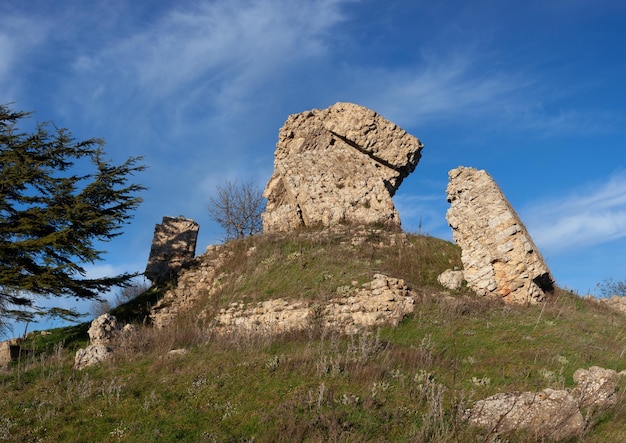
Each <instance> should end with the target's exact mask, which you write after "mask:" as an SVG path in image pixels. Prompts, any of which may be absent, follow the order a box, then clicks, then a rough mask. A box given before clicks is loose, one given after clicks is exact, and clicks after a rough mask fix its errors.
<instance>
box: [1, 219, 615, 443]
mask: <svg viewBox="0 0 626 443" xmlns="http://www.w3.org/2000/svg"><path fill="white" fill-rule="evenodd" d="M354 229H356V228H354ZM353 233H354V232H348V233H346V232H343V233H337V234H333V233H328V232H324V233H323V235H319V234H316V233H314V232H311V233H304V234H302V235H300V236H292V237H280V236H274V237H253V238H250V239H245V240H241V241H237V242H233V243H232V247H233V248H234V249H235V254H233V257H232V258H231V260H230V261H229V263H227V264H226V266H225V269H224V271H225V273H226V274H225V275H224V277H223V279H224V286H223V291H222V293H221V294H218V295H217V296H216V297H215V299H213V300H204V301H201V304H200V305H199V307H198V311H199V310H200V309H201V308H202V307H203V306H207V305H210V304H211V303H212V304H213V306H216V307H217V306H220V305H221V304H224V303H228V302H229V301H232V300H240V299H247V300H261V299H264V298H270V297H284V298H289V297H293V298H296V297H311V298H313V299H314V300H317V301H319V302H323V300H324V299H325V298H327V297H328V295H329V294H332V293H334V291H335V290H336V288H337V287H339V286H341V285H343V284H347V283H348V284H349V283H350V282H351V281H352V280H357V281H359V282H365V281H368V280H369V279H370V278H371V276H372V275H373V274H374V273H377V272H383V273H387V274H389V275H392V276H394V277H399V278H404V279H405V280H406V281H407V282H408V283H409V285H411V286H412V287H413V288H414V290H415V291H416V292H417V293H418V294H419V296H418V303H417V309H416V311H415V313H414V314H413V315H411V316H409V318H406V319H405V320H404V321H403V322H402V323H401V324H400V325H398V327H396V328H393V329H391V328H384V329H380V330H377V331H370V332H369V333H366V332H363V333H361V334H358V335H356V336H353V337H345V336H340V335H337V334H335V333H331V332H330V331H326V330H324V329H322V328H310V329H308V330H304V331H296V332H290V333H285V334H282V335H274V336H270V335H263V334H228V335H218V334H215V333H214V332H211V331H210V330H207V328H206V326H205V325H204V324H203V323H202V322H199V321H198V320H197V318H196V317H195V315H192V314H189V315H185V316H183V317H181V318H179V319H178V321H177V322H176V323H175V324H173V325H172V326H171V327H170V328H167V329H165V330H155V329H153V328H151V327H149V326H146V325H144V324H143V322H142V318H143V317H142V316H145V312H146V309H147V307H149V304H150V302H151V301H154V300H155V299H156V298H157V294H156V293H155V292H154V291H155V290H153V292H151V293H147V294H145V295H144V296H142V297H143V298H140V299H139V300H138V301H137V302H136V304H135V305H132V304H131V305H126V306H121V307H120V308H119V309H120V310H119V312H120V313H122V315H123V316H124V315H125V316H126V317H125V318H126V319H129V318H132V317H133V315H134V316H135V318H136V319H137V322H136V324H135V326H136V333H135V334H134V335H132V336H129V337H126V338H124V339H121V340H122V341H121V342H119V343H117V344H116V347H117V351H116V354H115V357H114V358H113V359H112V360H111V361H109V362H106V363H103V364H101V365H99V366H97V367H92V368H87V369H85V370H83V371H73V370H72V369H71V366H72V363H73V355H74V352H75V349H76V347H77V346H80V345H84V344H85V341H84V328H83V329H80V328H78V329H75V330H69V329H68V330H58V331H53V332H54V333H53V335H52V336H48V337H46V338H45V340H48V341H43V340H44V339H43V338H38V340H39V341H38V342H32V343H31V344H32V345H36V346H37V347H38V349H40V350H41V352H36V353H33V354H31V355H30V356H29V357H28V358H27V359H26V360H25V361H23V362H22V364H21V368H20V375H19V379H18V374H17V370H16V368H15V367H13V368H9V369H8V370H6V371H4V372H2V373H0V411H1V412H0V439H2V440H4V441H115V440H119V441H150V442H152V441H193V442H197V441H220V442H221V441H255V442H270V441H271V442H274V441H278V442H280V441H289V442H292V441H308V442H317V441H319V442H322V441H324V442H326V441H338V442H339V441H341V442H351V441H354V442H356V441H359V442H361V441H380V442H383V441H416V442H441V443H446V442H476V441H502V442H504V441H507V442H511V443H513V442H531V441H536V440H535V439H534V438H533V437H532V436H530V435H528V434H524V433H523V432H516V433H513V434H511V435H502V436H499V437H498V438H499V439H500V440H496V439H494V438H492V437H493V436H487V435H486V434H483V433H481V431H479V430H476V429H472V428H469V427H468V426H467V424H466V423H465V422H464V421H463V413H464V411H465V409H466V408H467V407H468V406H469V405H471V403H472V402H473V401H476V400H478V399H482V398H485V397H487V396H489V395H493V394H495V393H497V392H504V391H516V390H518V391H526V390H528V391H534V390H539V389H543V388H545V387H555V388H564V387H565V388H569V387H572V384H573V383H572V374H573V372H574V371H575V370H576V369H578V368H580V367H584V368H588V367H590V366H592V365H598V366H602V367H605V368H612V369H616V370H618V371H619V370H622V369H624V368H626V357H625V353H626V332H625V331H626V318H625V317H624V316H622V315H619V314H616V313H614V312H613V311H610V310H608V309H606V308H604V307H603V306H601V305H599V304H597V303H594V302H592V301H589V300H584V299H581V298H579V297H577V296H576V295H573V294H571V293H568V292H566V291H557V292H556V293H555V295H554V296H553V297H550V298H549V299H548V301H547V303H545V304H544V305H543V306H530V307H512V306H505V305H503V304H501V303H497V302H493V301H488V300H485V299H482V298H476V297H474V296H472V295H471V294H470V293H469V291H467V290H462V291H459V292H458V293H455V294H448V295H445V294H443V293H442V292H441V290H440V288H439V287H437V286H436V284H435V283H434V279H435V277H436V275H437V274H438V273H440V272H442V271H443V270H444V269H446V268H448V267H453V266H457V265H458V263H459V251H458V248H456V247H455V246H454V245H451V244H449V243H446V242H443V241H441V240H437V239H431V238H428V237H419V236H408V237H407V238H406V239H404V240H401V241H398V238H400V237H398V235H399V233H392V234H394V235H396V240H395V241H396V244H395V245H390V244H389V238H390V237H389V236H388V234H386V233H385V232H381V231H377V230H376V229H375V228H371V231H370V232H366V233H365V234H366V241H365V242H363V243H358V244H356V245H353V244H352V243H351V241H350V239H351V238H352V236H353ZM309 234H310V235H309ZM381 243H382V245H381ZM252 247H254V248H255V249H254V252H253V253H250V250H251V248H252ZM346 282H347V283H346ZM214 309H215V308H214ZM80 331H82V334H83V335H81V332H80ZM80 337H83V338H82V339H81V338H80ZM173 349H186V350H187V351H188V352H187V353H186V354H180V355H174V356H172V355H169V354H168V352H169V351H170V350H173ZM625 393H626V381H623V382H622V383H621V385H620V391H619V393H618V395H619V398H620V401H619V402H618V404H617V406H615V407H614V408H611V409H606V410H588V411H584V414H585V417H586V422H587V428H586V430H585V433H584V435H582V436H581V437H580V438H579V439H576V440H575V441H579V442H604V441H625V440H626V435H624V433H625V431H624V429H626V409H625V408H626V399H625V398H624V397H625V395H626V394H625Z"/></svg>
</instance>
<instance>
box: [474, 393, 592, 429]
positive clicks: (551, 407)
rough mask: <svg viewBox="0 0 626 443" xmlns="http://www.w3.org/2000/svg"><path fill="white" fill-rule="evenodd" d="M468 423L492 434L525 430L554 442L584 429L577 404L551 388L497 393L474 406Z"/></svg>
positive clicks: (567, 396) (568, 395)
mask: <svg viewBox="0 0 626 443" xmlns="http://www.w3.org/2000/svg"><path fill="white" fill-rule="evenodd" d="M468 420H469V422H470V423H472V424H473V425H476V426H479V427H481V428H484V429H487V430H489V431H493V432H510V431H517V430H526V431H529V432H531V433H532V434H534V435H535V437H537V438H538V439H541V438H549V439H550V440H556V441H558V440H564V439H567V438H571V437H574V436H576V435H579V434H580V433H581V432H582V431H583V429H584V426H585V421H584V419H583V416H582V414H581V412H580V410H579V409H578V402H577V401H576V400H575V399H574V398H573V397H572V396H571V395H570V393H569V392H567V391H565V390H559V391H557V390H554V389H544V390H543V391H540V392H509V393H501V394H496V395H494V396H491V397H489V398H486V399H484V400H480V401H477V402H476V403H474V405H473V406H472V408H471V409H470V410H469V411H468Z"/></svg>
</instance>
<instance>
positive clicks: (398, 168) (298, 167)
mask: <svg viewBox="0 0 626 443" xmlns="http://www.w3.org/2000/svg"><path fill="white" fill-rule="evenodd" d="M422 147H423V145H422V143H421V142H420V141H419V140H418V139H417V138H415V137H413V136H412V135H410V134H408V133H406V132H405V131H404V130H402V129H401V128H399V127H398V126H396V125H395V124H394V123H392V122H390V121H388V120H386V119H384V118H383V117H381V116H379V115H378V114H377V113H376V112H374V111H372V110H369V109H367V108H364V107H362V106H359V105H355V104H352V103H337V104H335V105H333V106H331V107H329V108H328V109H325V110H317V109H314V110H312V111H306V112H303V113H300V114H295V115H291V116H290V117H289V118H288V119H287V121H286V122H285V124H284V126H283V127H282V128H281V129H280V132H279V136H278V143H277V145H276V152H275V156H274V173H273V175H272V177H271V178H270V180H269V182H268V184H267V187H266V188H265V192H264V194H263V195H264V196H265V197H267V199H268V201H267V206H266V210H265V212H264V213H263V230H264V232H276V231H291V230H294V229H296V228H299V227H302V226H312V225H323V226H331V225H335V224H337V223H341V222H348V223H361V224H363V223H375V222H383V223H389V224H392V225H400V218H399V216H398V213H397V211H396V209H395V207H394V205H393V202H392V200H391V197H393V195H394V194H395V192H396V190H397V189H398V187H399V186H400V183H402V180H403V179H404V178H405V177H406V176H407V175H408V174H410V173H411V172H413V170H414V169H415V167H416V166H417V163H418V161H419V159H420V156H421V150H422Z"/></svg>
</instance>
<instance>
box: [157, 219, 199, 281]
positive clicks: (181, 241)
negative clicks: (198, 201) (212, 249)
mask: <svg viewBox="0 0 626 443" xmlns="http://www.w3.org/2000/svg"><path fill="white" fill-rule="evenodd" d="M199 229H200V225H198V223H196V222H195V221H193V220H190V219H187V218H185V217H182V216H180V217H167V216H166V217H163V222H162V223H161V224H157V225H156V226H155V227H154V238H153V240H152V247H151V249H150V258H149V259H148V265H147V266H146V271H145V276H146V278H148V279H149V280H150V281H152V283H157V282H160V281H163V280H166V279H168V278H170V277H172V276H174V275H176V274H177V273H178V271H180V270H181V269H182V268H183V267H184V266H186V265H187V264H188V263H190V262H191V261H193V259H194V257H195V254H196V242H197V239H198V231H199Z"/></svg>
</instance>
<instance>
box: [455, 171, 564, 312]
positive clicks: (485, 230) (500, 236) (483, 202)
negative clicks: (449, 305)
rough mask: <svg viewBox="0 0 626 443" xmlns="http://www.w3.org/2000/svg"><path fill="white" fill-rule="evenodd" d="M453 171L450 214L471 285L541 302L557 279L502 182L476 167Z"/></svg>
mask: <svg viewBox="0 0 626 443" xmlns="http://www.w3.org/2000/svg"><path fill="white" fill-rule="evenodd" d="M448 175H449V177H450V182H449V184H448V187H447V190H446V192H447V196H448V202H450V208H449V209H448V212H447V214H446V218H447V220H448V223H449V225H450V227H451V228H452V234H453V236H454V240H455V241H456V243H457V244H458V245H459V246H460V247H461V249H462V255H461V259H462V261H463V267H464V269H463V275H464V277H465V280H466V281H467V284H468V286H469V287H470V288H471V289H472V290H473V291H475V292H476V293H477V294H479V295H489V296H494V297H500V298H502V299H503V300H504V301H505V302H507V303H517V304H527V303H537V302H541V301H542V300H543V299H544V297H545V294H546V293H547V292H551V291H552V290H553V288H554V280H553V278H552V276H551V275H550V271H549V270H548V267H547V266H546V264H545V262H544V260H543V258H542V257H541V254H540V253H539V251H538V250H537V247H536V246H535V244H534V243H533V241H532V239H531V237H530V235H529V234H528V232H527V230H526V228H525V227H524V225H523V223H522V222H521V220H520V218H519V217H518V215H517V214H516V213H515V211H514V210H513V208H512V207H511V205H510V204H509V202H508V201H507V199H506V198H505V196H504V194H503V193H502V192H501V191H500V188H499V187H498V185H497V184H496V183H495V182H494V180H493V179H492V178H491V176H489V174H487V172H485V171H482V170H481V171H479V170H477V169H474V168H465V167H458V168H456V169H453V170H451V171H450V172H449V174H448Z"/></svg>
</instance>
